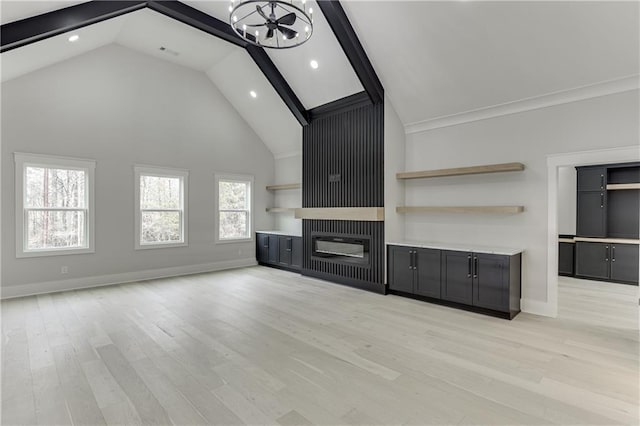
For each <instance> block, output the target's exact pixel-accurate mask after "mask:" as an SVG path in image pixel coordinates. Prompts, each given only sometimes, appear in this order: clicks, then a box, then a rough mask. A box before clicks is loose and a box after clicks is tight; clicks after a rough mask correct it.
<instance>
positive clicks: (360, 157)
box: [302, 103, 384, 292]
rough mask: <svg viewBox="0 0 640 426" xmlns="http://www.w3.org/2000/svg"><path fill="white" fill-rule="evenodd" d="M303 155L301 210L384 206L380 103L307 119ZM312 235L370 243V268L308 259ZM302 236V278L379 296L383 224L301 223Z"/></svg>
mask: <svg viewBox="0 0 640 426" xmlns="http://www.w3.org/2000/svg"><path fill="white" fill-rule="evenodd" d="M302 153H303V155H302V188H303V190H302V206H303V207H384V104H383V103H379V104H371V105H366V106H360V107H357V108H355V109H352V110H349V111H344V112H339V113H336V114H333V115H328V116H323V117H321V118H316V119H314V120H312V122H311V123H310V124H309V125H307V126H305V127H304V128H303V133H302ZM336 175H340V178H339V180H336ZM317 232H321V233H329V234H333V235H336V236H339V235H345V236H346V235H350V236H366V237H369V238H371V245H370V253H369V256H370V264H369V265H367V266H360V265H352V264H345V263H340V262H332V261H331V260H327V259H319V258H314V257H312V253H313V246H312V244H313V241H312V238H311V236H312V235H313V234H314V233H317ZM302 235H303V244H304V256H303V274H305V275H310V276H315V277H319V278H324V279H327V280H331V281H335V282H339V283H344V284H349V285H353V286H356V287H360V288H365V289H368V290H373V291H378V292H384V222H365V221H342V220H304V221H303V225H302Z"/></svg>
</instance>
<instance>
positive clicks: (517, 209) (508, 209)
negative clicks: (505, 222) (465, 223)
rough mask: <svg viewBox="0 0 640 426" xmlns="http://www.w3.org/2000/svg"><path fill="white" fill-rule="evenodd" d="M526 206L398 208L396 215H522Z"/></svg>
mask: <svg viewBox="0 0 640 426" xmlns="http://www.w3.org/2000/svg"><path fill="white" fill-rule="evenodd" d="M523 211H524V206H415V207H414V206H398V207H396V213H502V214H512V213H522V212H523Z"/></svg>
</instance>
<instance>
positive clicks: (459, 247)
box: [387, 241, 524, 256]
mask: <svg viewBox="0 0 640 426" xmlns="http://www.w3.org/2000/svg"><path fill="white" fill-rule="evenodd" d="M387 245H394V246H407V247H418V248H430V249H438V250H455V251H473V252H476V253H488V254H502V255H505V256H513V255H516V254H518V253H522V252H523V251H524V249H518V248H511V247H491V246H481V245H476V244H453V243H437V242H430V241H387Z"/></svg>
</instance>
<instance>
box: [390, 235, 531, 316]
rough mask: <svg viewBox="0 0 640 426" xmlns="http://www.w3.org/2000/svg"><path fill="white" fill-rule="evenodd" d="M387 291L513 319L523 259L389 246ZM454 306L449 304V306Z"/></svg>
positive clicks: (515, 256) (517, 256) (518, 299)
mask: <svg viewBox="0 0 640 426" xmlns="http://www.w3.org/2000/svg"><path fill="white" fill-rule="evenodd" d="M387 254H388V261H389V265H388V273H389V276H388V282H389V290H390V291H391V292H392V293H393V292H398V293H400V294H402V295H406V294H409V295H412V296H418V298H420V297H424V298H426V299H425V300H428V301H435V302H437V301H441V302H438V303H444V304H452V305H455V306H460V305H464V306H467V307H469V308H471V309H473V308H478V309H473V310H479V311H481V312H485V311H486V310H489V311H491V312H495V313H496V314H499V315H500V316H503V317H507V318H513V317H514V316H515V315H516V314H517V313H518V312H520V267H521V265H520V262H521V255H520V254H516V255H513V256H508V255H495V254H487V253H472V252H461V251H454V250H438V249H428V248H419V247H406V246H397V245H389V246H388V252H387ZM447 302H451V303H447Z"/></svg>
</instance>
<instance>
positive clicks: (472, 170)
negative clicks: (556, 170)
mask: <svg viewBox="0 0 640 426" xmlns="http://www.w3.org/2000/svg"><path fill="white" fill-rule="evenodd" d="M522 170H524V164H522V163H502V164H487V165H484V166H472V167H457V168H455V169H439V170H423V171H419V172H402V173H396V179H422V178H432V177H441V176H461V175H477V174H483V173H500V172H519V171H522Z"/></svg>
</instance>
